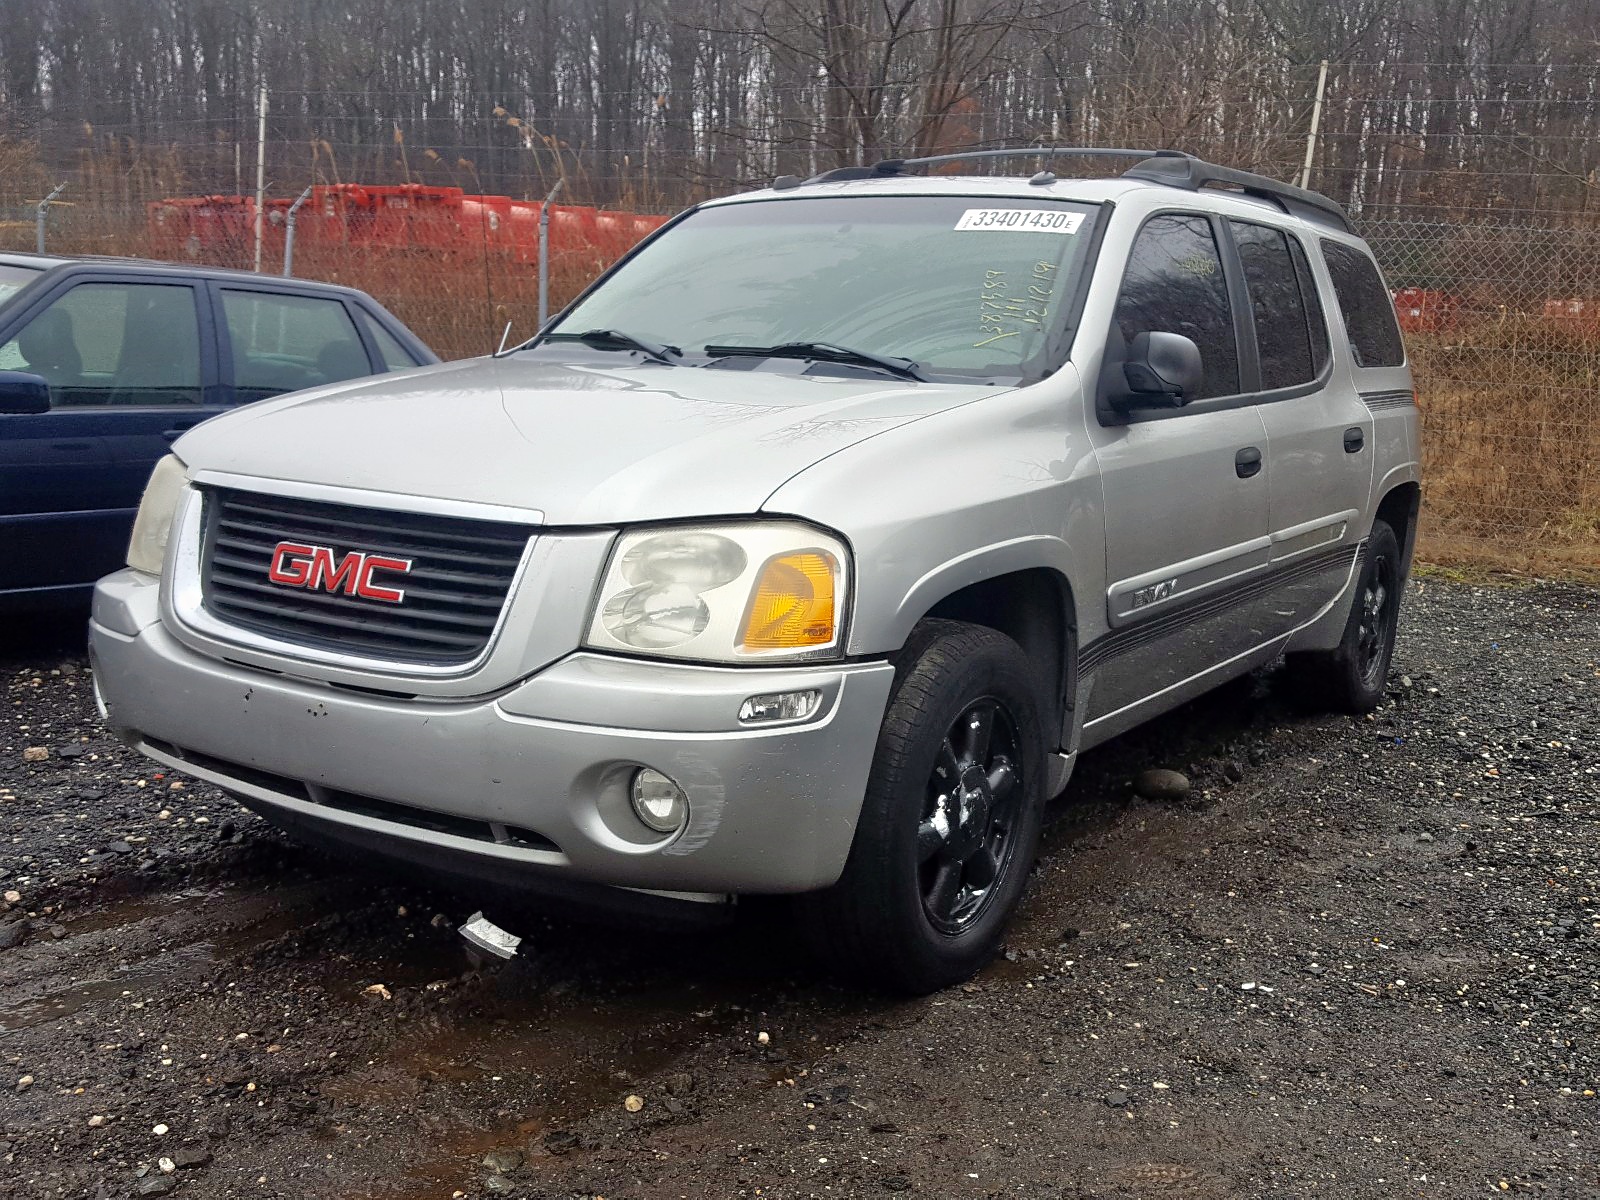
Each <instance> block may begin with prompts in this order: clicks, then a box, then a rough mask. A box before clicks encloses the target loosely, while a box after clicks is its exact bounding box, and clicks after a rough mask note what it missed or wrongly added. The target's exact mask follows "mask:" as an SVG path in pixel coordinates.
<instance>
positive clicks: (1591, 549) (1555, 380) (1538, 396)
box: [1408, 316, 1600, 572]
mask: <svg viewBox="0 0 1600 1200" xmlns="http://www.w3.org/2000/svg"><path fill="white" fill-rule="evenodd" d="M1408 341H1409V345H1410V348H1411V354H1412V359H1413V366H1414V370H1415V373H1416V377H1417V384H1418V390H1419V392H1420V394H1421V401H1422V420H1423V479H1424V484H1423V489H1424V491H1423V494H1424V524H1423V530H1422V541H1421V547H1420V550H1421V553H1422V554H1423V556H1424V557H1426V558H1428V559H1430V560H1432V561H1435V562H1441V563H1451V562H1470V563H1479V564H1482V563H1492V564H1494V565H1497V566H1502V567H1507V568H1512V569H1518V570H1540V571H1555V572H1571V571H1580V570H1594V569H1596V568H1597V567H1600V331H1596V330H1589V331H1585V330H1583V329H1578V328H1571V327H1563V326H1560V325H1557V324H1554V323H1552V322H1549V321H1546V320H1544V319H1543V318H1542V317H1527V316H1512V317H1503V318H1496V319H1494V320H1490V321H1485V322H1483V323H1481V324H1479V325H1477V326H1476V327H1472V328H1468V329H1464V330H1461V331H1457V332H1454V333H1448V334H1425V335H1413V336H1412V337H1411V338H1409V339H1408Z"/></svg>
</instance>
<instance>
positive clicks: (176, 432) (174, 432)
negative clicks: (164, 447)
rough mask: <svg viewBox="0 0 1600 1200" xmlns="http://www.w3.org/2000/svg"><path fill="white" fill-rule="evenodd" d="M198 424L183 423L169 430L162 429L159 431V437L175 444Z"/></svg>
mask: <svg viewBox="0 0 1600 1200" xmlns="http://www.w3.org/2000/svg"><path fill="white" fill-rule="evenodd" d="M198 424H200V422H199V421H183V422H181V423H180V424H177V425H174V426H173V427H172V428H171V429H163V430H162V431H161V436H162V437H164V438H166V439H167V441H169V442H175V441H177V440H178V439H179V438H181V437H182V436H183V435H184V434H186V433H188V432H189V430H191V429H193V428H194V427H195V426H196V425H198Z"/></svg>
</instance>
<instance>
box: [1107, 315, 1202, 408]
mask: <svg viewBox="0 0 1600 1200" xmlns="http://www.w3.org/2000/svg"><path fill="white" fill-rule="evenodd" d="M1122 374H1123V377H1124V378H1125V379H1126V380H1127V384H1128V387H1127V391H1126V392H1124V393H1123V394H1122V395H1117V396H1112V397H1111V405H1112V407H1113V408H1116V409H1118V410H1120V411H1123V412H1127V411H1130V410H1132V409H1137V408H1181V407H1183V406H1184V405H1185V404H1187V403H1189V401H1191V400H1193V399H1194V397H1195V393H1196V392H1198V391H1199V390H1200V385H1201V383H1202V382H1204V380H1205V368H1204V366H1203V365H1202V363H1201V361H1200V347H1198V346H1196V345H1195V344H1194V342H1193V341H1192V340H1190V339H1189V338H1187V337H1185V336H1184V335H1183V334H1181V333H1160V332H1156V333H1140V334H1135V335H1134V339H1133V341H1132V343H1131V344H1130V345H1129V346H1128V359H1127V361H1126V362H1125V363H1123V364H1122Z"/></svg>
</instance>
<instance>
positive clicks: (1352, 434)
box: [1344, 427, 1367, 454]
mask: <svg viewBox="0 0 1600 1200" xmlns="http://www.w3.org/2000/svg"><path fill="white" fill-rule="evenodd" d="M1366 444H1367V435H1366V434H1364V433H1362V432H1361V429H1360V427H1356V428H1354V429H1346V430H1345V431H1344V452H1345V453H1346V454H1356V453H1359V452H1360V450H1361V447H1362V446H1364V445H1366Z"/></svg>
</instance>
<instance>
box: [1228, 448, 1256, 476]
mask: <svg viewBox="0 0 1600 1200" xmlns="http://www.w3.org/2000/svg"><path fill="white" fill-rule="evenodd" d="M1233 469H1234V472H1235V473H1236V474H1237V475H1238V476H1239V478H1240V479H1249V478H1250V477H1251V476H1252V475H1259V474H1261V449H1260V447H1258V446H1246V447H1245V448H1244V449H1243V450H1241V451H1239V453H1237V454H1235V455H1234V456H1233Z"/></svg>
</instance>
